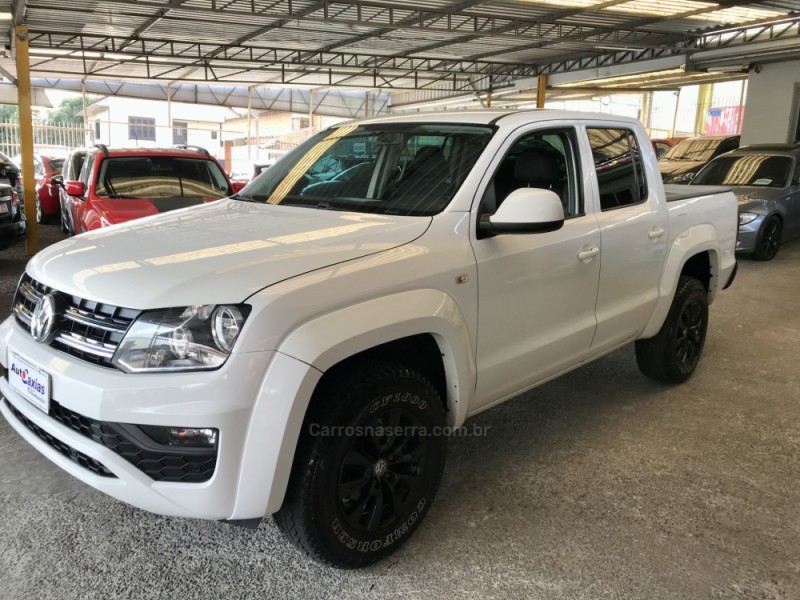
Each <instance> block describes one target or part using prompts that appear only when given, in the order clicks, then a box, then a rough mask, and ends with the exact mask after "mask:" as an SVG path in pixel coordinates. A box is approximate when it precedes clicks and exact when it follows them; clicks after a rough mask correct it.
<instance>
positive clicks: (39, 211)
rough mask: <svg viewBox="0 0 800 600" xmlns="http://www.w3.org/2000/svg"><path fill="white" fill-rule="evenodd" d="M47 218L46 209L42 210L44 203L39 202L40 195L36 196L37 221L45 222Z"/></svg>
mask: <svg viewBox="0 0 800 600" xmlns="http://www.w3.org/2000/svg"><path fill="white" fill-rule="evenodd" d="M45 221H46V218H45V216H44V211H43V210H42V203H41V202H39V197H38V196H37V197H36V222H37V223H40V224H41V223H44V222H45Z"/></svg>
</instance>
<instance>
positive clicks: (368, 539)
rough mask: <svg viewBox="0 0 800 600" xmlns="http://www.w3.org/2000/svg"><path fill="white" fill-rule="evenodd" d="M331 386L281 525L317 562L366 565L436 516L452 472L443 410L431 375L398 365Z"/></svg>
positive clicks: (313, 418) (298, 463) (359, 372)
mask: <svg viewBox="0 0 800 600" xmlns="http://www.w3.org/2000/svg"><path fill="white" fill-rule="evenodd" d="M323 385H324V387H323V388H322V389H321V390H320V392H321V393H319V394H317V395H315V398H314V401H313V402H312V406H311V408H310V409H309V414H308V416H307V417H306V421H305V424H304V431H303V433H302V435H301V439H300V443H299V446H298V450H297V453H296V456H295V463H294V467H293V471H292V476H291V479H290V482H289V488H288V490H287V492H286V499H285V501H284V504H283V507H282V508H281V510H280V511H279V512H278V513H276V515H275V522H276V523H277V525H278V527H279V528H280V529H281V530H282V531H283V533H284V534H285V535H286V536H287V537H288V538H289V540H291V542H292V543H293V544H294V545H295V546H296V547H297V548H298V549H299V550H301V551H302V552H304V553H305V554H307V555H309V556H311V557H312V558H314V559H316V560H318V561H321V562H323V563H326V564H330V565H333V566H336V567H340V568H354V567H362V566H366V565H368V564H370V563H373V562H375V561H377V560H380V559H381V558H384V557H385V556H387V555H389V554H391V553H392V552H394V551H395V550H397V549H398V548H399V547H400V546H401V545H402V544H403V543H405V542H406V541H407V540H408V538H409V537H411V534H412V533H413V532H414V530H416V528H417V527H418V526H419V524H420V522H421V521H422V519H423V517H424V515H425V514H426V513H427V512H428V509H429V508H430V506H431V503H432V502H433V498H434V496H435V495H436V490H437V488H438V487H439V481H440V480H441V476H442V470H443V469H444V461H445V454H446V449H447V439H446V437H444V436H443V432H442V431H441V429H440V428H442V427H443V426H444V425H445V414H444V408H443V406H442V402H441V399H440V398H439V395H438V393H437V392H436V390H435V388H434V387H433V386H432V385H431V383H430V382H429V381H428V380H427V379H426V378H425V377H423V376H422V375H420V374H419V373H417V372H416V371H413V370H411V369H407V368H405V367H401V366H397V365H391V364H384V363H364V364H362V365H360V366H359V367H358V368H356V369H353V370H350V371H348V372H347V373H346V374H344V375H343V376H340V377H338V378H337V379H336V381H334V382H329V383H327V384H323Z"/></svg>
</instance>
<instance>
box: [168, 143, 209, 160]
mask: <svg viewBox="0 0 800 600" xmlns="http://www.w3.org/2000/svg"><path fill="white" fill-rule="evenodd" d="M175 148H180V149H181V150H195V151H197V152H202V153H203V154H205V155H206V156H209V157H210V156H211V153H210V152H209V151H208V150H206V149H205V148H203V147H202V146H190V145H189V144H175Z"/></svg>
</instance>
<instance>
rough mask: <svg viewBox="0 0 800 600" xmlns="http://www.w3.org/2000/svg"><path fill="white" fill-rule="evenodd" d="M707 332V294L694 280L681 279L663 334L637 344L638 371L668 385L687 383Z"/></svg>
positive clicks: (686, 277) (688, 278) (682, 277)
mask: <svg viewBox="0 0 800 600" xmlns="http://www.w3.org/2000/svg"><path fill="white" fill-rule="evenodd" d="M707 330H708V292H707V291H706V288H705V286H703V284H702V283H700V282H699V281H698V280H697V279H695V278H694V277H689V276H686V275H681V277H680V279H679V280H678V289H677V290H676V291H675V297H674V298H673V299H672V306H670V309H669V313H668V314H667V319H666V320H665V321H664V324H663V325H662V326H661V330H660V331H659V332H658V333H657V334H656V335H655V336H654V337H652V338H649V339H646V340H637V342H636V363H637V364H638V365H639V370H640V371H641V372H642V373H644V374H645V375H647V376H648V377H650V378H652V379H656V380H658V381H663V382H665V383H681V382H683V381H686V380H687V379H688V378H689V376H690V375H691V374H692V373H693V372H694V370H695V368H696V367H697V363H698V362H700V356H701V355H702V353H703V345H704V344H705V341H706V331H707Z"/></svg>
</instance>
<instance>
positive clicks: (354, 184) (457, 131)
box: [237, 123, 494, 216]
mask: <svg viewBox="0 0 800 600" xmlns="http://www.w3.org/2000/svg"><path fill="white" fill-rule="evenodd" d="M493 132H494V130H493V128H491V127H489V126H486V125H461V124H459V125H454V124H434V123H391V124H376V125H356V124H353V125H344V126H341V127H337V128H334V129H329V130H327V131H323V132H321V133H320V134H318V135H316V136H314V137H313V138H311V139H310V140H308V141H307V142H305V143H304V144H302V145H301V146H299V147H298V148H296V149H295V150H293V151H292V152H290V153H289V154H287V155H286V156H285V157H284V158H283V159H282V160H280V161H279V162H277V163H276V164H275V165H274V166H272V167H270V168H269V169H268V170H266V171H265V172H263V173H262V174H261V175H259V176H258V177H257V178H256V179H255V180H254V181H252V182H251V183H250V184H249V185H248V186H247V187H246V188H245V189H244V190H242V192H241V194H239V195H238V196H237V197H238V198H239V199H242V200H247V201H251V202H263V203H267V204H281V205H295V206H308V207H312V208H322V209H330V210H346V211H355V212H369V213H379V214H386V215H414V216H427V215H433V214H436V213H438V212H440V211H442V210H443V209H444V208H445V207H446V206H447V204H448V203H449V202H450V200H451V199H452V198H453V196H454V195H455V193H456V191H457V190H458V188H459V186H460V185H461V183H462V182H463V181H464V179H465V178H466V176H467V175H468V174H469V172H470V170H471V169H472V167H473V165H474V164H475V161H476V160H477V159H478V156H479V155H480V154H481V152H483V149H484V148H485V147H486V144H487V143H488V141H489V139H490V138H491V136H492V134H493Z"/></svg>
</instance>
